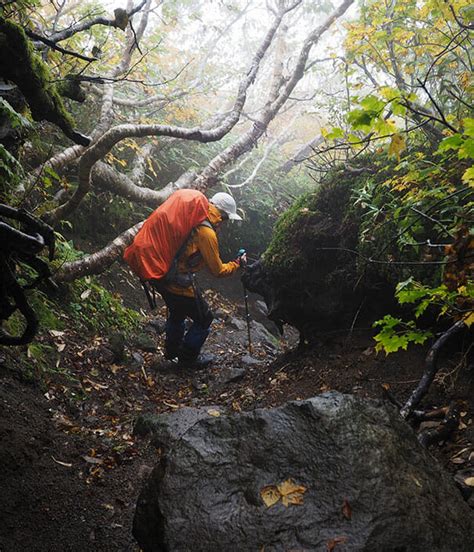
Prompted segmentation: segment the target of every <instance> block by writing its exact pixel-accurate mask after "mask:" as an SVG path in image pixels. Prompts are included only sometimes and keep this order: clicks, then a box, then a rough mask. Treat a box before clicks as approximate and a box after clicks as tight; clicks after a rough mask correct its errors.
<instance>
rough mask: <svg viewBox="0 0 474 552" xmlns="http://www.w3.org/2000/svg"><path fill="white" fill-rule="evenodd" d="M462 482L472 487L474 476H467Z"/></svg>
mask: <svg viewBox="0 0 474 552" xmlns="http://www.w3.org/2000/svg"><path fill="white" fill-rule="evenodd" d="M464 484H465V485H467V486H468V487H474V477H468V478H466V479H465V480H464Z"/></svg>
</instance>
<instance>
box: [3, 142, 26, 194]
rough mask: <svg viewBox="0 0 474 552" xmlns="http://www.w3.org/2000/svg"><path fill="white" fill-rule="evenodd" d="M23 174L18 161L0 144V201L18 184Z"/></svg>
mask: <svg viewBox="0 0 474 552" xmlns="http://www.w3.org/2000/svg"><path fill="white" fill-rule="evenodd" d="M23 176H24V172H23V168H22V166H21V165H20V163H18V161H17V160H16V159H15V158H14V157H13V155H11V154H10V153H9V152H8V151H7V150H6V149H5V147H4V146H3V145H2V144H0V201H6V199H7V197H8V195H9V194H10V192H11V191H12V190H14V189H15V188H16V187H17V186H18V185H19V184H20V182H21V180H22V177H23Z"/></svg>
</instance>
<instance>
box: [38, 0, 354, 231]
mask: <svg viewBox="0 0 474 552" xmlns="http://www.w3.org/2000/svg"><path fill="white" fill-rule="evenodd" d="M347 1H349V0H347ZM283 15H284V13H283V12H280V13H279V14H278V15H277V16H276V17H275V18H274V21H273V23H272V26H271V27H270V29H269V31H268V32H267V34H266V36H265V38H264V40H263V42H262V44H261V45H260V47H259V49H258V50H257V52H256V54H255V56H254V58H253V60H252V62H251V64H250V68H249V70H248V72H247V75H246V76H245V77H244V78H243V79H242V81H241V83H240V86H239V90H238V93H237V97H236V100H235V103H234V107H233V109H232V111H231V112H230V114H229V116H228V117H227V118H226V120H225V121H224V122H223V123H221V124H220V125H219V126H217V127H216V128H214V129H212V130H203V128H202V127H194V128H190V129H188V128H183V127H177V126H171V125H159V124H157V125H130V124H129V125H127V124H126V125H119V126H117V127H115V128H113V129H110V130H109V131H107V132H106V133H105V134H104V135H103V136H102V137H101V138H100V139H99V140H97V142H96V143H95V144H94V145H92V146H91V147H90V148H89V149H88V150H87V151H86V152H85V153H84V155H83V156H82V158H81V160H80V163H79V185H78V188H77V190H76V192H75V193H74V195H73V196H72V198H71V199H70V200H69V201H68V202H66V203H65V204H63V205H61V206H59V207H58V208H56V209H55V210H53V211H52V212H51V213H50V214H49V215H48V220H51V221H53V222H58V221H59V220H61V218H64V217H66V216H68V215H69V214H70V213H71V212H72V211H73V210H74V209H76V208H77V206H78V205H79V204H80V202H81V201H82V199H83V198H84V196H85V195H86V194H87V192H88V191H89V188H90V185H91V182H90V173H91V170H92V167H93V165H94V164H95V163H96V162H97V161H98V160H99V159H101V158H102V157H103V156H104V155H105V154H106V153H107V152H109V151H110V150H111V149H112V148H113V146H114V145H115V144H117V143H118V142H120V141H121V140H123V139H124V138H127V137H132V136H135V137H143V136H169V137H174V138H180V139H183V140H193V141H199V142H213V141H217V140H220V139H221V138H222V137H223V136H225V135H226V134H227V133H228V132H229V131H230V130H231V129H232V128H233V127H234V126H235V124H236V123H237V121H238V120H239V118H240V113H241V111H242V108H243V106H244V104H245V101H246V98H247V91H248V88H249V87H250V86H251V85H252V84H253V82H254V80H255V77H256V75H257V72H258V70H259V67H260V63H261V61H262V59H263V57H264V56H265V53H266V52H267V50H268V48H269V47H270V44H271V43H272V41H273V38H274V36H275V33H276V31H277V29H278V27H279V26H280V23H281V20H282V18H283Z"/></svg>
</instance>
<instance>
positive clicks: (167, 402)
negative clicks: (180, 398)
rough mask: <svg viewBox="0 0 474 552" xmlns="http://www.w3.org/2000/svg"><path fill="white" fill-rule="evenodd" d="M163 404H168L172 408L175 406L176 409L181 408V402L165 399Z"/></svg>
mask: <svg viewBox="0 0 474 552" xmlns="http://www.w3.org/2000/svg"><path fill="white" fill-rule="evenodd" d="M163 404H165V405H166V406H169V407H170V408H175V409H178V408H179V404H176V403H172V402H170V401H166V400H164V401H163Z"/></svg>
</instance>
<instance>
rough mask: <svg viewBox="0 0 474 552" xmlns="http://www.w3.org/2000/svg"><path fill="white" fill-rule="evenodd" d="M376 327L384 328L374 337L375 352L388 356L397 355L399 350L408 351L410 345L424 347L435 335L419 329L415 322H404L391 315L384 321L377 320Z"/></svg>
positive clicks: (384, 318)
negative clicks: (375, 343) (383, 352)
mask: <svg viewBox="0 0 474 552" xmlns="http://www.w3.org/2000/svg"><path fill="white" fill-rule="evenodd" d="M374 327H381V328H382V329H381V330H380V332H379V333H378V334H377V335H376V336H375V337H374V339H375V341H376V342H377V345H376V346H375V350H376V351H377V352H379V351H385V353H386V354H389V353H395V352H397V351H398V350H399V349H403V350H405V351H406V349H407V348H408V345H409V344H410V343H413V344H416V345H422V344H423V343H425V341H426V340H427V339H428V338H429V337H431V336H432V335H433V334H432V333H431V332H430V331H429V330H420V329H418V328H417V327H416V324H415V322H414V321H413V320H409V321H408V322H404V321H403V320H401V319H400V318H394V317H393V316H391V315H390V314H387V315H385V316H384V317H383V318H382V320H377V322H375V323H374Z"/></svg>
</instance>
